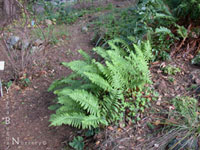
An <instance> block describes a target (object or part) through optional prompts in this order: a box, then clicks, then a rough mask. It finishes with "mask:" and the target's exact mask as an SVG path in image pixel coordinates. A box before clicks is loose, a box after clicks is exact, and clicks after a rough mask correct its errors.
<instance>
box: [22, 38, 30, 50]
mask: <svg viewBox="0 0 200 150" xmlns="http://www.w3.org/2000/svg"><path fill="white" fill-rule="evenodd" d="M29 46H30V42H29V41H28V40H23V41H22V50H26V49H27V48H28V47H29Z"/></svg>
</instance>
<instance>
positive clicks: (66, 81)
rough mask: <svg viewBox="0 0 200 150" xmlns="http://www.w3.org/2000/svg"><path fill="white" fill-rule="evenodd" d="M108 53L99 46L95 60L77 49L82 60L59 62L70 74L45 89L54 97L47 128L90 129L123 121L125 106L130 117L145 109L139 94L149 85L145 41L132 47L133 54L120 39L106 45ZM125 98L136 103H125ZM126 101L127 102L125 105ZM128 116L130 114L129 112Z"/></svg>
mask: <svg viewBox="0 0 200 150" xmlns="http://www.w3.org/2000/svg"><path fill="white" fill-rule="evenodd" d="M108 43H109V45H110V49H109V50H105V49H103V48H101V47H97V48H94V49H93V50H94V52H95V53H96V54H98V55H99V56H100V57H101V60H99V61H97V60H95V59H92V58H91V57H90V56H89V55H88V54H86V53H85V52H83V51H82V50H80V51H79V52H80V54H81V55H82V56H83V58H84V60H76V61H72V62H69V63H63V65H64V66H66V67H69V68H70V69H71V70H72V71H73V73H72V74H71V75H70V76H68V77H66V78H63V79H61V80H57V81H55V82H54V83H53V84H52V85H51V86H50V88H49V91H54V93H55V94H56V95H57V96H58V98H57V104H56V105H53V106H51V107H50V109H53V110H56V114H53V115H52V116H51V119H50V121H51V125H54V126H59V125H62V124H67V125H71V126H74V127H77V128H83V129H84V128H91V127H94V128H95V127H98V126H99V125H108V124H110V123H114V122H117V121H119V120H123V119H124V117H125V113H126V110H127V107H129V111H131V112H133V113H132V115H133V116H130V117H135V114H137V112H139V111H140V109H138V108H140V107H145V106H147V101H148V100H147V98H146V99H145V98H144V97H143V94H141V91H142V90H144V89H145V84H147V83H151V80H150V72H149V69H148V61H149V60H150V59H151V58H152V54H151V46H150V43H149V41H147V42H145V43H141V44H140V45H135V44H134V45H133V46H134V51H135V52H133V50H132V49H130V48H129V47H126V45H125V42H124V41H122V40H113V41H109V42H108ZM127 95H130V96H129V98H130V97H135V99H136V100H134V99H133V98H132V99H129V100H127ZM127 101H128V102H127ZM129 114H130V113H129Z"/></svg>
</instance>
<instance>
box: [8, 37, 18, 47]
mask: <svg viewBox="0 0 200 150" xmlns="http://www.w3.org/2000/svg"><path fill="white" fill-rule="evenodd" d="M19 41H20V38H19V37H18V36H11V37H10V38H9V39H8V41H7V44H8V45H9V47H10V48H14V47H17V45H18V44H19Z"/></svg>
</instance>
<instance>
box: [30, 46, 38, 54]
mask: <svg viewBox="0 0 200 150" xmlns="http://www.w3.org/2000/svg"><path fill="white" fill-rule="evenodd" d="M37 50H38V47H37V46H33V47H32V48H31V53H32V54H33V53H35V52H36V51H37Z"/></svg>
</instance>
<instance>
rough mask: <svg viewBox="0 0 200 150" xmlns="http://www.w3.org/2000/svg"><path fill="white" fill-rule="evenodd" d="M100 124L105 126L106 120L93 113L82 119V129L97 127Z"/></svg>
mask: <svg viewBox="0 0 200 150" xmlns="http://www.w3.org/2000/svg"><path fill="white" fill-rule="evenodd" d="M100 124H103V125H106V126H107V125H108V122H107V121H106V120H105V119H103V118H102V117H96V116H93V115H90V116H87V117H84V120H83V121H82V127H83V129H91V128H97V127H98V126H99V125H100Z"/></svg>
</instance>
